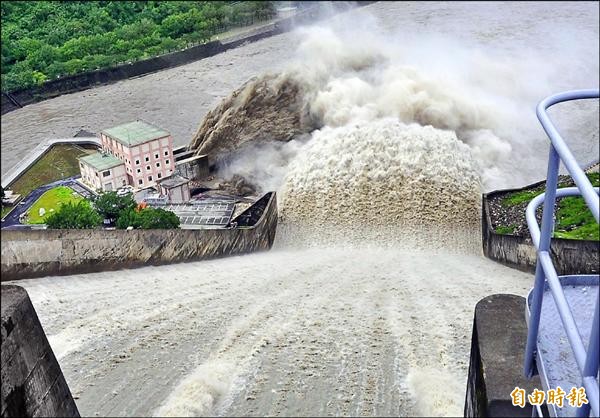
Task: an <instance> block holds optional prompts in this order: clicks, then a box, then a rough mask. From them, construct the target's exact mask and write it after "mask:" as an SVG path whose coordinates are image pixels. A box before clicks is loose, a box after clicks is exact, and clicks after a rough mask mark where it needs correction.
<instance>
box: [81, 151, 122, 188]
mask: <svg viewBox="0 0 600 418" xmlns="http://www.w3.org/2000/svg"><path fill="white" fill-rule="evenodd" d="M79 169H80V171H81V179H82V180H83V182H84V183H86V184H87V185H89V186H91V187H92V188H94V189H96V190H102V191H105V192H108V191H111V190H116V189H118V188H119V187H122V186H126V185H127V184H129V182H128V178H127V172H126V171H125V164H124V163H123V161H121V160H120V159H118V158H117V157H114V156H112V155H109V154H106V153H100V152H96V153H94V154H91V155H87V156H85V157H81V158H79Z"/></svg>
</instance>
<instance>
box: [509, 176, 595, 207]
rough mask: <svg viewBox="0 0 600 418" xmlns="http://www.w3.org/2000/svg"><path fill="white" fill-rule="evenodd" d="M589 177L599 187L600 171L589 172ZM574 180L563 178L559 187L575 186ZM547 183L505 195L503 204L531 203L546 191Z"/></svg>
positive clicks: (593, 184)
mask: <svg viewBox="0 0 600 418" xmlns="http://www.w3.org/2000/svg"><path fill="white" fill-rule="evenodd" d="M587 177H588V179H590V182H591V183H592V186H594V187H599V186H600V173H588V174H587ZM574 184H575V183H574V182H573V180H572V179H570V178H569V179H568V180H562V181H559V182H558V187H559V188H563V187H572V186H574ZM545 187H546V185H545V184H544V185H542V186H541V187H540V189H536V190H523V191H520V192H513V193H510V194H508V195H506V197H504V199H502V206H515V205H519V204H521V203H529V202H530V201H531V200H532V199H533V198H534V197H536V196H539V195H540V194H542V193H544V191H545V190H546V189H545Z"/></svg>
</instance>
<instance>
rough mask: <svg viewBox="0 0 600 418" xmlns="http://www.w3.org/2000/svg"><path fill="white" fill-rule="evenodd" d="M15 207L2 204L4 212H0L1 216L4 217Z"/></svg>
mask: <svg viewBox="0 0 600 418" xmlns="http://www.w3.org/2000/svg"><path fill="white" fill-rule="evenodd" d="M14 208H15V207H14V206H2V213H1V214H0V218H4V217H5V216H6V215H8V214H9V213H10V211H11V210H13V209H14Z"/></svg>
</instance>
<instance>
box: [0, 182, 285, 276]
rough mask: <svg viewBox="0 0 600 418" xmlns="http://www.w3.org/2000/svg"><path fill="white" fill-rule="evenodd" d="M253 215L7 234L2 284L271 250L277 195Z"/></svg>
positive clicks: (270, 195)
mask: <svg viewBox="0 0 600 418" xmlns="http://www.w3.org/2000/svg"><path fill="white" fill-rule="evenodd" d="M249 213H252V217H253V218H254V219H257V221H256V223H254V224H253V225H252V226H239V227H237V228H231V229H200V230H189V229H157V230H131V231H126V230H112V231H106V230H8V231H2V264H1V267H2V278H1V280H3V281H7V280H16V279H26V278H31V277H42V276H51V275H52V276H53V275H65V274H79V273H89V272H94V271H107V270H117V269H122V268H131V267H139V266H147V265H160V264H170V263H177V262H184V261H193V260H204V259H209V258H217V257H223V256H228V255H235V254H244V253H250V252H253V251H264V250H268V249H270V248H271V246H272V245H273V241H274V239H275V232H276V228H277V199H276V196H275V193H268V194H266V195H265V196H264V197H263V198H261V199H260V200H259V201H258V202H257V203H255V204H254V205H253V206H252V207H251V208H249V209H248V210H246V211H245V212H244V213H242V215H244V214H245V217H246V218H247V217H248V214H249ZM242 215H240V216H242ZM234 221H235V220H234ZM238 225H243V223H242V222H239V223H238Z"/></svg>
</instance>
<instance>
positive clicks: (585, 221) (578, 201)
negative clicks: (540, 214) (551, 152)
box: [495, 173, 600, 241]
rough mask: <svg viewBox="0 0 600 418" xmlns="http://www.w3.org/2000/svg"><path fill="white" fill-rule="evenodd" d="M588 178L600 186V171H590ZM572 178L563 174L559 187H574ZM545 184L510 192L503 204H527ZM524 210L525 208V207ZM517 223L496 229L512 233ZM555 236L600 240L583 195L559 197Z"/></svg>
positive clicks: (506, 205) (499, 231) (599, 230)
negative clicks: (531, 188)
mask: <svg viewBox="0 0 600 418" xmlns="http://www.w3.org/2000/svg"><path fill="white" fill-rule="evenodd" d="M587 176H588V178H589V179H590V182H591V183H592V185H593V186H594V187H599V186H600V173H588V174H587ZM573 185H574V183H573V180H572V179H571V178H568V177H565V176H563V177H562V178H561V180H560V181H559V184H558V187H559V188H563V187H572V186H573ZM544 190H545V185H542V186H539V187H536V188H535V189H533V190H523V191H520V192H514V193H510V194H508V195H507V196H506V197H504V199H502V202H501V204H502V206H504V207H506V208H509V207H512V206H516V205H523V206H526V204H528V203H529V202H530V201H531V199H533V198H534V197H536V196H538V195H540V194H541V193H544ZM523 210H525V209H524V208H523ZM514 229H515V225H509V226H504V225H501V226H498V227H496V229H495V231H496V233H498V234H511V233H513V232H514ZM554 230H555V232H554V236H555V237H556V238H565V239H585V240H596V241H598V240H600V227H599V225H598V224H597V223H596V220H595V219H594V217H593V216H592V213H591V212H590V210H589V209H588V207H587V206H586V204H585V201H584V200H583V198H582V197H565V198H562V199H559V200H558V202H557V210H556V224H555V227H554Z"/></svg>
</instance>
